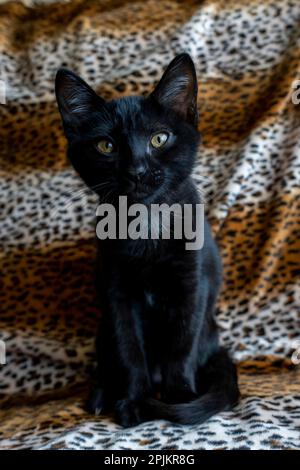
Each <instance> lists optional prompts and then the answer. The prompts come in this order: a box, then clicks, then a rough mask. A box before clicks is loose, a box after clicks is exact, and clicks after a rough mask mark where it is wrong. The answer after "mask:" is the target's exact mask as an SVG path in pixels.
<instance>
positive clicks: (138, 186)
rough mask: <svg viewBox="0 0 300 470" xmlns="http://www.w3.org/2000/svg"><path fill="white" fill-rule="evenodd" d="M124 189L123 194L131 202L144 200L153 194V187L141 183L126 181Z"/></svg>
mask: <svg viewBox="0 0 300 470" xmlns="http://www.w3.org/2000/svg"><path fill="white" fill-rule="evenodd" d="M124 189H125V191H124V192H125V194H127V196H128V197H130V198H131V199H133V200H141V199H145V198H146V197H147V196H151V194H153V187H151V186H149V185H148V184H145V183H143V182H141V181H127V182H126V186H125V188H124Z"/></svg>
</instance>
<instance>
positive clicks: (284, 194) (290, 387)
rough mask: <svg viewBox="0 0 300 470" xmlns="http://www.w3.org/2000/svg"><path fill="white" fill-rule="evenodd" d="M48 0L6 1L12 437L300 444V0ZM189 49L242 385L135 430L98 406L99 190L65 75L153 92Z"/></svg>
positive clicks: (4, 316)
mask: <svg viewBox="0 0 300 470" xmlns="http://www.w3.org/2000/svg"><path fill="white" fill-rule="evenodd" d="M45 3H47V2H35V1H33V2H28V1H24V2H23V3H21V2H4V3H3V2H1V5H0V79H1V82H0V84H1V86H2V88H1V90H2V96H1V99H2V103H4V102H5V104H1V105H0V116H1V121H0V122H1V126H0V199H1V201H0V207H1V212H0V218H1V232H0V237H1V248H2V249H1V254H0V256H1V261H2V262H1V270H2V273H1V278H2V281H1V283H2V286H1V293H0V306H1V307H0V308H1V315H0V335H1V340H2V341H3V342H5V349H6V363H5V364H2V365H0V376H1V379H0V393H1V401H0V404H1V408H0V422H1V427H0V448H1V449H8V448H9V449H20V448H31V449H90V448H92V449H299V448H300V372H299V370H300V369H299V366H298V367H297V362H299V359H300V328H299V326H300V322H299V305H300V300H299V293H300V287H299V272H300V271H299V268H300V266H299V256H300V255H299V253H300V250H299V248H300V242H299V240H300V237H299V198H300V189H299V181H300V177H299V171H300V107H299V105H298V106H297V104H296V102H295V99H294V103H293V96H294V98H295V93H296V91H297V89H295V80H297V79H300V68H299V67H300V65H299V64H300V2H299V0H265V1H256V0H247V1H243V0H225V1H222V0H207V1H193V0H185V1H179V0H177V1H176V0H145V1H144V0H143V1H142V0H139V1H138V0H134V1H128V2H126V1H122V0H75V1H70V2H60V3H55V2H53V1H51V2H49V3H48V4H45ZM182 51H186V52H188V53H190V54H191V56H192V57H193V59H194V61H195V64H196V68H197V73H198V79H199V111H200V128H201V131H202V135H203V142H202V146H201V147H200V149H199V158H198V164H197V167H196V169H195V178H196V180H197V182H198V185H199V190H200V191H202V192H203V193H204V195H205V198H206V211H207V214H208V217H209V219H210V221H211V223H212V226H213V230H214V233H215V235H216V238H217V240H218V243H219V246H220V249H221V252H222V257H223V263H224V273H225V282H224V288H223V292H222V295H221V298H220V301H219V304H218V313H217V318H218V323H219V326H220V331H221V340H222V342H223V343H224V344H225V345H226V346H227V347H228V348H229V349H230V351H231V353H232V355H233V357H234V359H235V360H236V362H237V363H238V367H239V376H240V385H241V392H242V398H241V402H240V404H239V405H238V406H237V407H236V408H235V409H234V410H233V411H231V412H226V413H221V414H220V415H217V416H215V417H213V418H212V419H210V420H209V421H207V422H206V423H205V424H204V425H201V426H181V425H173V424H170V423H168V422H165V421H154V422H149V423H144V424H142V425H140V426H138V427H136V428H132V429H126V430H124V429H122V428H120V427H119V426H118V425H116V424H115V423H114V421H113V419H112V417H110V416H101V417H93V416H90V415H89V414H87V413H86V412H85V411H84V406H83V404H84V399H85V396H86V393H87V390H86V387H87V386H86V384H87V382H88V379H89V376H90V374H91V371H92V369H93V365H94V346H93V344H94V337H95V330H96V326H97V322H98V318H99V316H100V312H99V311H98V308H97V303H96V300H95V292H94V288H93V270H94V258H95V243H94V237H95V225H94V216H95V209H96V198H95V196H94V195H93V194H92V193H91V192H90V191H89V190H87V189H86V188H85V186H84V184H83V183H82V182H81V181H80V179H79V178H78V176H76V174H75V172H74V171H73V169H72V168H71V167H70V164H69V163H68V162H67V160H66V156H65V151H66V141H65V138H64V137H63V133H62V126H61V122H60V117H59V114H58V111H57V107H56V104H55V99H54V90H53V83H54V77H55V73H56V70H57V69H58V68H59V67H60V66H65V67H68V68H70V69H72V70H74V71H76V72H77V73H79V74H80V75H81V76H82V77H83V78H84V79H86V80H87V81H88V82H89V83H90V84H91V85H92V86H93V87H94V88H95V89H96V90H97V92H99V93H100V94H101V95H102V96H103V97H105V98H107V99H109V98H115V97H118V96H123V95H127V94H139V93H148V92H149V90H151V88H152V86H153V84H154V83H155V82H156V81H157V80H158V78H159V77H160V75H161V73H162V70H163V69H164V67H165V66H166V65H167V64H168V62H169V61H170V60H171V59H172V58H173V57H174V55H175V54H177V53H179V52H182ZM3 84H4V87H3ZM3 88H5V90H4V93H3ZM299 98H300V94H299ZM296 101H297V100H296ZM3 342H2V343H1V345H2V346H1V347H2V350H1V351H2V352H1V354H2V359H5V357H3V356H4V352H5V351H4V343H3ZM2 362H4V361H2Z"/></svg>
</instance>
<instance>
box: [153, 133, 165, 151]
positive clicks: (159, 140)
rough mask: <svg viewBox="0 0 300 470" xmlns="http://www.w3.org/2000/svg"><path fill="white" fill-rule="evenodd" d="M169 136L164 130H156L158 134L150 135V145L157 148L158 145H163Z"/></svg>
mask: <svg viewBox="0 0 300 470" xmlns="http://www.w3.org/2000/svg"><path fill="white" fill-rule="evenodd" d="M168 138H169V134H167V133H166V132H158V134H154V136H152V137H151V141H150V142H151V145H152V146H153V147H155V148H156V149H158V148H159V147H162V146H163V145H165V143H166V142H167V140H168Z"/></svg>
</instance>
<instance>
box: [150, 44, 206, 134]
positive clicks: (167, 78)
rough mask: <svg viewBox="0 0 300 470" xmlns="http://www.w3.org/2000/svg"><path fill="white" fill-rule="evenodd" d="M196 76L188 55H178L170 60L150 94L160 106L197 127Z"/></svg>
mask: <svg viewBox="0 0 300 470" xmlns="http://www.w3.org/2000/svg"><path fill="white" fill-rule="evenodd" d="M197 92H198V83H197V75H196V70H195V66H194V62H193V61H192V59H191V57H190V56H189V54H186V53H184V54H179V55H177V56H176V57H175V59H173V60H172V62H171V63H170V64H169V66H168V68H167V69H166V71H165V73H164V74H163V76H162V78H161V80H160V81H159V83H158V85H157V86H156V88H155V89H154V91H153V92H152V93H151V95H150V96H151V97H153V98H154V99H155V101H157V102H158V103H159V104H160V105H161V106H163V107H165V108H169V109H173V110H174V111H175V112H177V113H178V114H180V115H182V117H183V118H184V119H185V120H186V121H188V122H189V123H190V124H192V125H193V126H195V127H197V123H198V110H197Z"/></svg>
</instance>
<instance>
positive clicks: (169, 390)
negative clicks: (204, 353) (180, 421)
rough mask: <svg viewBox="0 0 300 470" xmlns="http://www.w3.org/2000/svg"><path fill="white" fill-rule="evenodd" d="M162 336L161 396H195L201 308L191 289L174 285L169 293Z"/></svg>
mask: <svg viewBox="0 0 300 470" xmlns="http://www.w3.org/2000/svg"><path fill="white" fill-rule="evenodd" d="M165 316H166V318H165V331H164V332H165V336H166V340H165V343H164V350H163V362H162V371H163V377H162V400H163V401H166V402H167V403H183V402H188V401H191V400H193V399H195V398H196V397H197V391H196V364H197V355H196V349H197V348H196V344H197V342H198V338H199V329H200V325H199V322H200V321H201V320H200V318H199V317H201V312H199V311H197V302H196V298H195V294H194V292H193V290H192V289H191V288H190V287H188V288H187V289H185V288H184V286H182V285H181V286H178V287H177V288H176V287H175V288H174V289H173V292H172V294H171V295H169V298H168V302H167V307H166V312H165Z"/></svg>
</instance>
